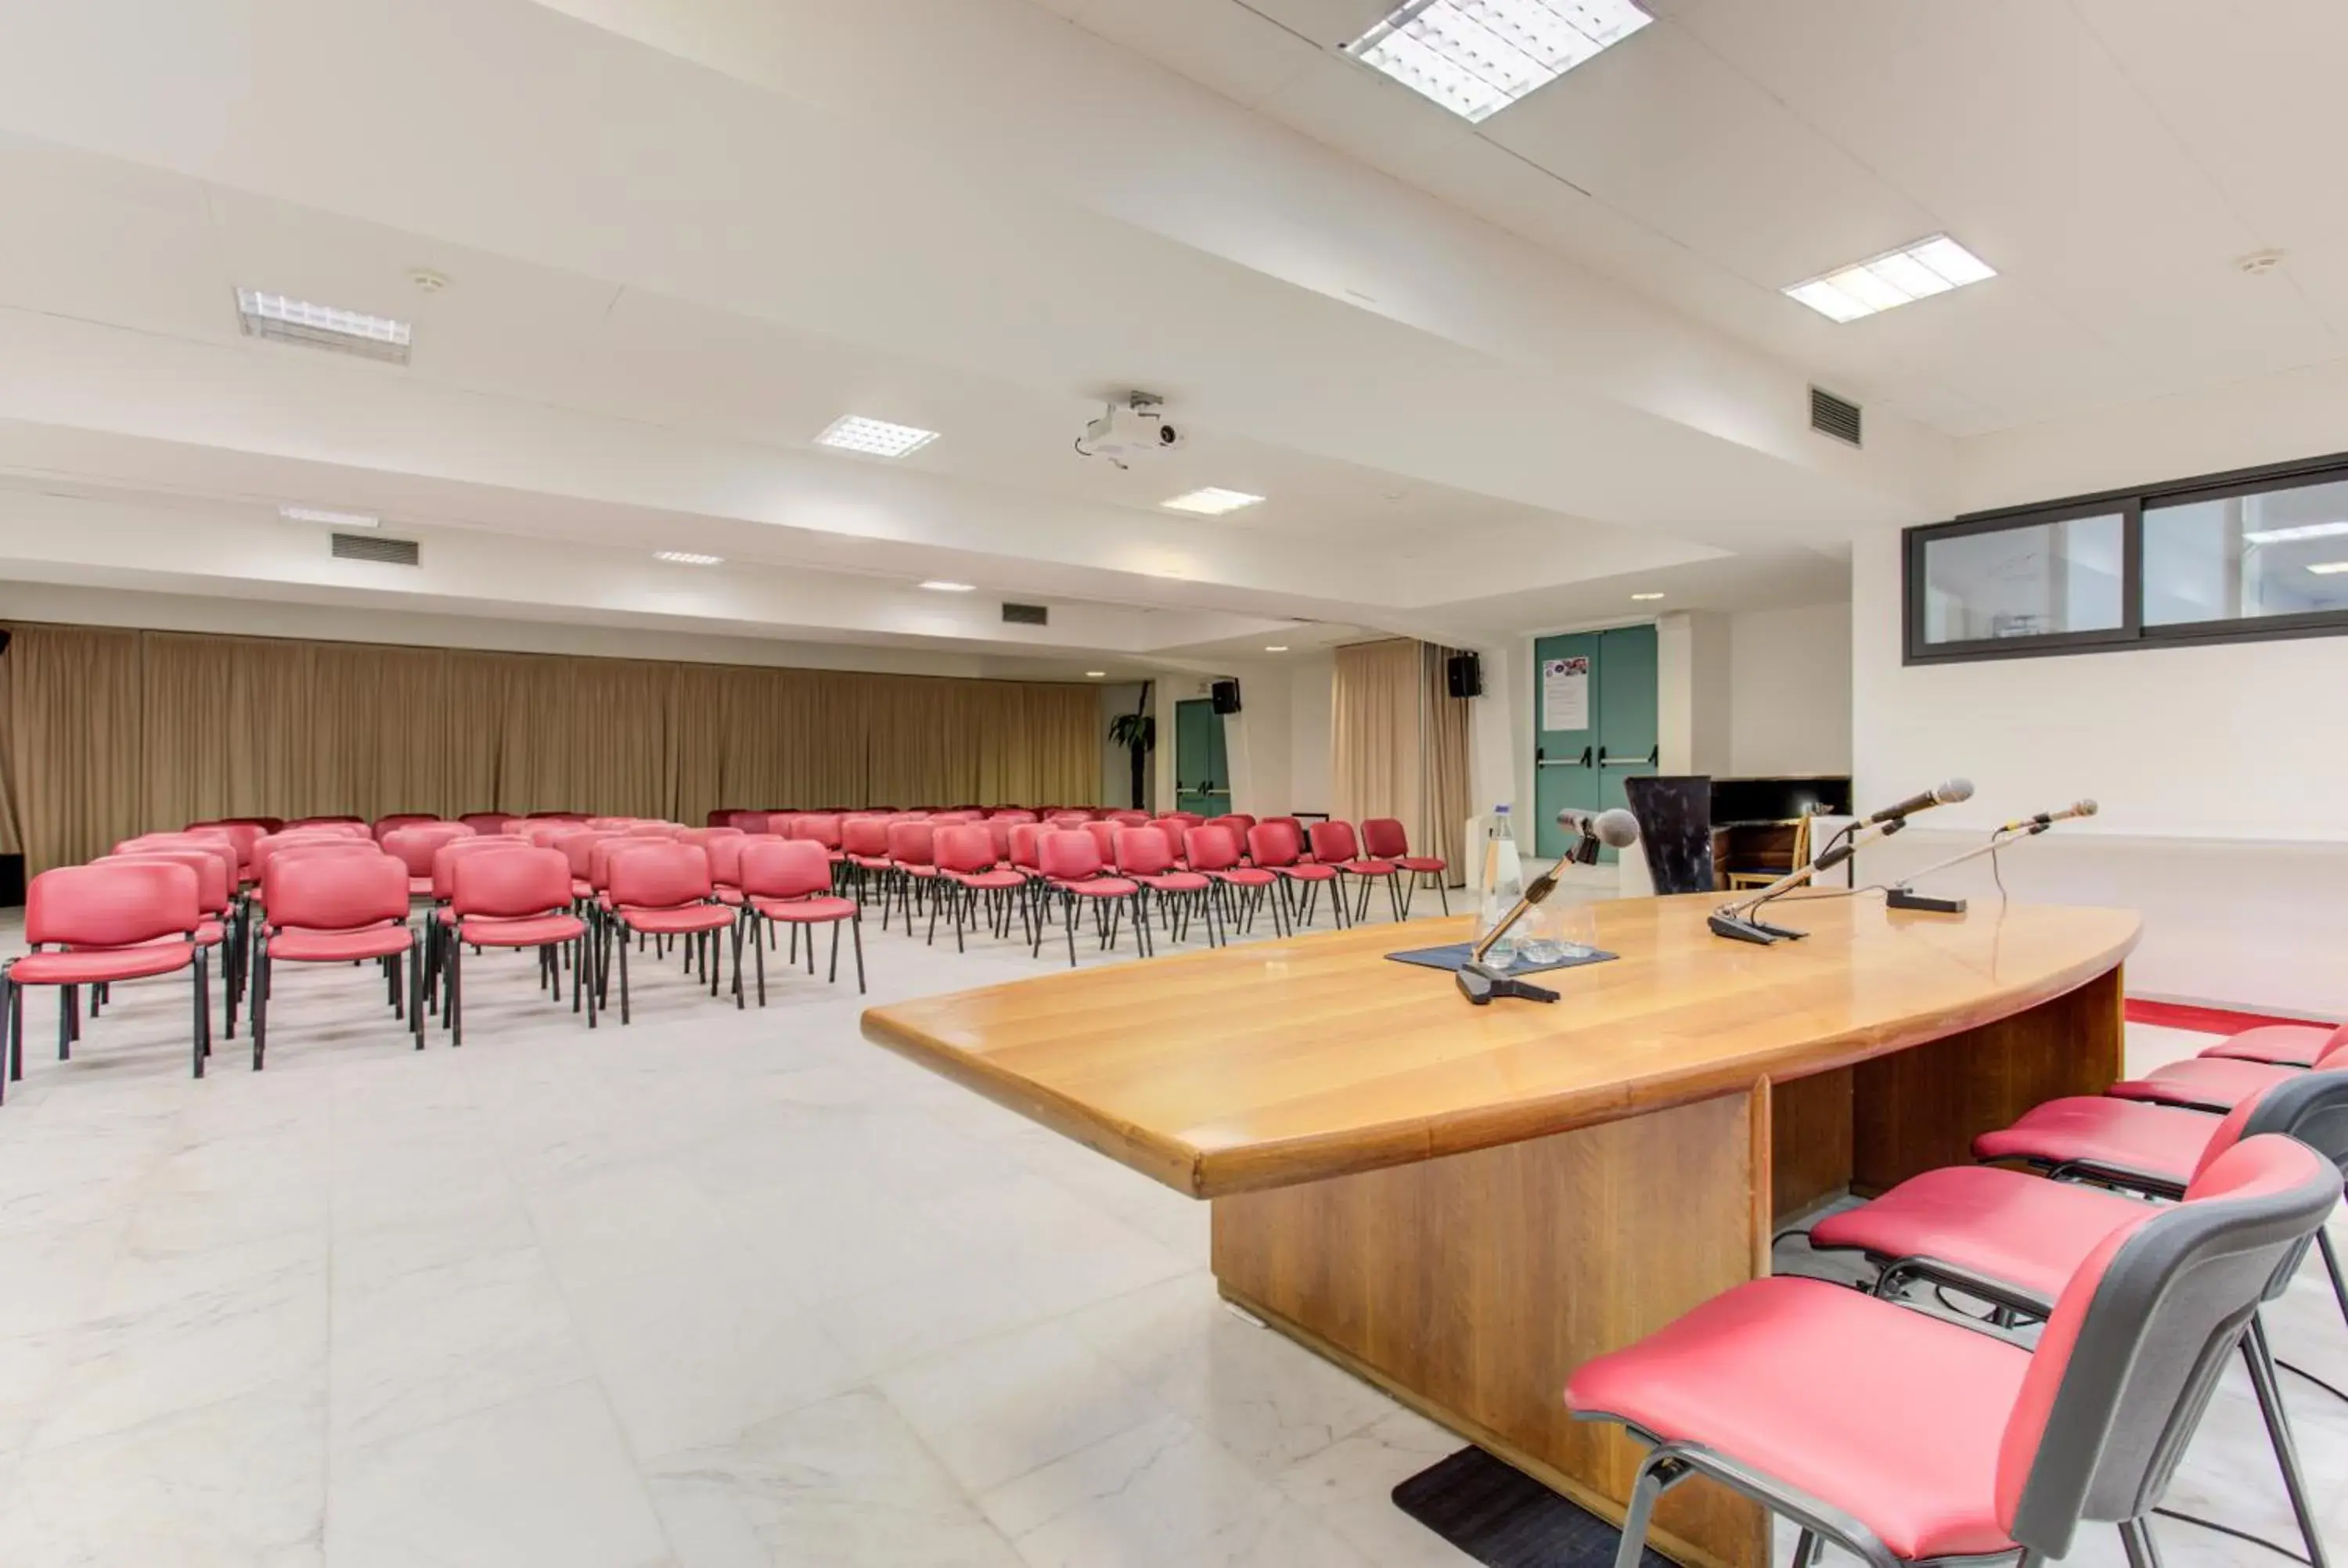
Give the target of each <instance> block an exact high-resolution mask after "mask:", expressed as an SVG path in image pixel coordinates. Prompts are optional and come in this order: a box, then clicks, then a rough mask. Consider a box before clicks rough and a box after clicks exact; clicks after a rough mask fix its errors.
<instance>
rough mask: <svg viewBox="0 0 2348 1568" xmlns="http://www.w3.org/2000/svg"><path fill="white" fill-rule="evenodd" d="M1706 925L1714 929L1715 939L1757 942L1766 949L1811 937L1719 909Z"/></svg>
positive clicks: (1804, 932)
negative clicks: (1724, 938)
mask: <svg viewBox="0 0 2348 1568" xmlns="http://www.w3.org/2000/svg"><path fill="white" fill-rule="evenodd" d="M1704 924H1705V925H1707V926H1710V927H1712V934H1713V935H1714V936H1715V937H1726V938H1728V939H1729V940H1731V941H1733V942H1756V943H1758V944H1760V945H1761V946H1762V947H1765V948H1766V947H1768V946H1769V945H1770V944H1772V943H1775V942H1797V941H1799V940H1801V939H1802V938H1804V937H1807V936H1808V935H1809V933H1808V932H1807V931H1796V930H1791V929H1788V928H1787V927H1784V926H1771V925H1768V924H1766V923H1765V922H1763V921H1759V920H1748V919H1746V918H1745V917H1743V916H1740V915H1731V914H1728V913H1726V912H1725V911H1724V910H1719V909H1715V910H1714V911H1713V912H1712V916H1711V917H1710V918H1709V919H1707V920H1706V921H1705V922H1704Z"/></svg>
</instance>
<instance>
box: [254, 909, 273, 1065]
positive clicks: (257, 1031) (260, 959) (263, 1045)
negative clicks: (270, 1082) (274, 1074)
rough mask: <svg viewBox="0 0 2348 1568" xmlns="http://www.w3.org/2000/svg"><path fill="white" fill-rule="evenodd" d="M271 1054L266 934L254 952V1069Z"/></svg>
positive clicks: (267, 941) (267, 940)
mask: <svg viewBox="0 0 2348 1568" xmlns="http://www.w3.org/2000/svg"><path fill="white" fill-rule="evenodd" d="M268 1054H269V938H268V937H267V936H266V935H265V934H264V935H263V937H262V938H261V941H260V943H259V945H258V948H257V949H256V950H255V952H254V954H253V965H252V1071H255V1072H258V1071H261V1063H262V1059H263V1058H264V1057H265V1056H267V1055H268Z"/></svg>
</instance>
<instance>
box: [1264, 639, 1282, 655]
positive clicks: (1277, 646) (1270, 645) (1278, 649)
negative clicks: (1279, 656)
mask: <svg viewBox="0 0 2348 1568" xmlns="http://www.w3.org/2000/svg"><path fill="white" fill-rule="evenodd" d="M1263 651H1265V652H1266V653H1285V652H1287V651H1288V644H1287V643H1285V642H1267V643H1265V644H1264V645H1263Z"/></svg>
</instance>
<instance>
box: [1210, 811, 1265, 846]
mask: <svg viewBox="0 0 2348 1568" xmlns="http://www.w3.org/2000/svg"><path fill="white" fill-rule="evenodd" d="M1207 825H1209V826H1210V827H1228V828H1230V829H1231V842H1232V843H1233V844H1235V845H1240V846H1241V847H1242V848H1244V847H1245V846H1246V845H1247V835H1248V829H1249V828H1251V827H1253V826H1254V825H1255V818H1253V817H1251V816H1250V815H1248V814H1247V813H1245V812H1243V811H1231V812H1225V813H1224V814H1223V815H1220V816H1214V817H1209V818H1208V819H1207Z"/></svg>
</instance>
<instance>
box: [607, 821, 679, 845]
mask: <svg viewBox="0 0 2348 1568" xmlns="http://www.w3.org/2000/svg"><path fill="white" fill-rule="evenodd" d="M684 831H685V830H684V829H683V828H682V827H680V826H679V825H677V824H675V823H674V822H632V823H630V824H628V825H627V826H625V827H623V828H622V829H620V832H621V834H622V835H623V836H624V837H628V838H665V839H670V840H672V841H673V840H675V837H676V835H678V834H680V833H682V832H684Z"/></svg>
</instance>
